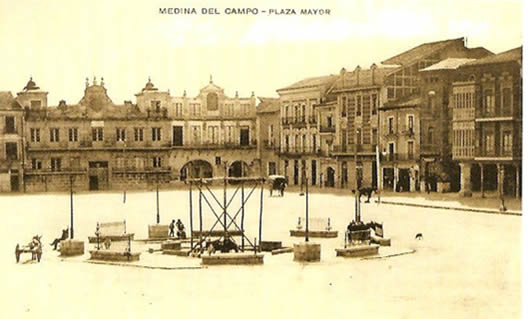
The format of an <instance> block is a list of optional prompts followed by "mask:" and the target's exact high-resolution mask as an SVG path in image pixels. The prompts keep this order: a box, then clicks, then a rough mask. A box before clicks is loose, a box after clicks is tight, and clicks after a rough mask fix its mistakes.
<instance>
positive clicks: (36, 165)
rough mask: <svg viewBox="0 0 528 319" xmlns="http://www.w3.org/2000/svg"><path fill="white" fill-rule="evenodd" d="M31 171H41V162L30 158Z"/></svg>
mask: <svg viewBox="0 0 528 319" xmlns="http://www.w3.org/2000/svg"><path fill="white" fill-rule="evenodd" d="M31 169H42V162H41V161H40V160H38V159H36V158H32V159H31Z"/></svg>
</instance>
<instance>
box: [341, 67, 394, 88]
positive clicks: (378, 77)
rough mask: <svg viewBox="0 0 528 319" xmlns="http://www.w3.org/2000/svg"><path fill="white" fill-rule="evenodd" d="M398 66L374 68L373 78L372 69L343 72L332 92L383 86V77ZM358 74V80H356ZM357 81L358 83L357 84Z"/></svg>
mask: <svg viewBox="0 0 528 319" xmlns="http://www.w3.org/2000/svg"><path fill="white" fill-rule="evenodd" d="M397 68H399V66H393V67H385V66H382V67H376V68H375V69H374V78H373V77H372V71H373V70H372V69H357V70H355V71H352V72H344V74H342V75H341V76H340V77H339V78H338V79H337V80H336V81H335V82H334V85H333V87H332V90H343V89H351V88H359V87H371V86H377V85H383V80H384V79H385V76H387V75H388V74H389V73H391V72H393V71H394V70H395V69H397ZM358 72H359V79H358ZM358 80H359V82H358Z"/></svg>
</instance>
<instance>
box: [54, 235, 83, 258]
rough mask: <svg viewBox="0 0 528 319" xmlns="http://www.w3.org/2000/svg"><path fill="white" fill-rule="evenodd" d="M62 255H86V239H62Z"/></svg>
mask: <svg viewBox="0 0 528 319" xmlns="http://www.w3.org/2000/svg"><path fill="white" fill-rule="evenodd" d="M60 255H61V256H64V257H69V256H79V255H84V241H81V240H75V239H66V240H63V241H61V242H60Z"/></svg>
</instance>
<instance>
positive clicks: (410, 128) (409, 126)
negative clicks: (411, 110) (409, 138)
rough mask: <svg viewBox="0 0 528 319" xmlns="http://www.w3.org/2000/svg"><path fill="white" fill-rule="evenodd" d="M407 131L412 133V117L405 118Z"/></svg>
mask: <svg viewBox="0 0 528 319" xmlns="http://www.w3.org/2000/svg"><path fill="white" fill-rule="evenodd" d="M407 129H408V130H409V133H411V134H412V133H414V115H408V116H407Z"/></svg>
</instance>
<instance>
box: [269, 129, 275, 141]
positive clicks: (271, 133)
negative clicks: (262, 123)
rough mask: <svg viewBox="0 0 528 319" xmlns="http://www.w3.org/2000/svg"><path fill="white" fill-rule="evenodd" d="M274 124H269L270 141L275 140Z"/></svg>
mask: <svg viewBox="0 0 528 319" xmlns="http://www.w3.org/2000/svg"><path fill="white" fill-rule="evenodd" d="M273 137H274V136H273V125H270V126H268V140H269V141H270V143H271V142H272V141H273Z"/></svg>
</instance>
